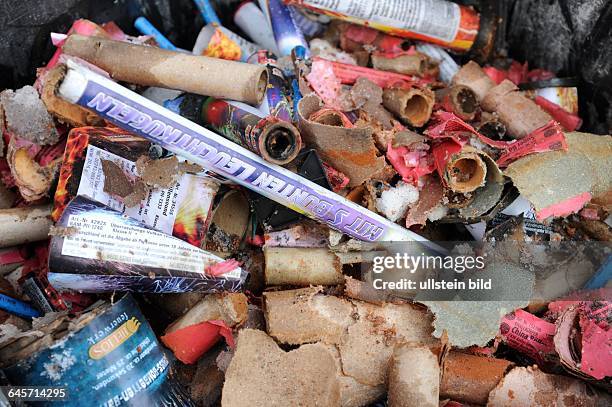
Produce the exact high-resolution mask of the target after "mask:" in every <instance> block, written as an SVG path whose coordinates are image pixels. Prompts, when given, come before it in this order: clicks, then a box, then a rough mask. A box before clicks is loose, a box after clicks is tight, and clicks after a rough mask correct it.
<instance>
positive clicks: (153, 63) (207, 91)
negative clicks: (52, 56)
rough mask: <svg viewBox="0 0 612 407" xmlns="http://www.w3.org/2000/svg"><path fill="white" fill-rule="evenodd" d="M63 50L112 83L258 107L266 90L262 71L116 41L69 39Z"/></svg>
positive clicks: (91, 38)
mask: <svg viewBox="0 0 612 407" xmlns="http://www.w3.org/2000/svg"><path fill="white" fill-rule="evenodd" d="M62 49H63V51H64V52H65V53H66V54H69V55H73V56H76V57H79V58H82V59H84V60H86V61H87V62H89V63H92V64H94V65H96V66H97V67H99V68H101V69H103V70H104V71H106V72H108V73H109V74H110V76H111V77H113V78H114V79H117V80H121V81H125V82H130V83H135V84H138V85H145V86H157V87H161V88H170V89H179V90H183V91H185V92H191V93H197V94H200V95H206V96H214V97H219V98H227V99H233V100H239V101H244V102H248V103H254V104H259V103H261V101H262V100H263V97H264V93H265V90H266V86H267V84H268V76H267V72H266V69H265V67H262V66H257V65H252V64H245V63H241V62H234V61H225V60H222V59H218V58H209V57H205V56H194V55H187V54H184V53H181V52H174V51H167V50H163V49H160V48H155V47H147V46H143V45H136V44H129V43H125V42H121V41H113V40H107V39H103V38H96V37H85V36H81V35H78V34H73V35H70V36H69V37H68V39H67V40H66V42H65V44H64V46H63V48H62Z"/></svg>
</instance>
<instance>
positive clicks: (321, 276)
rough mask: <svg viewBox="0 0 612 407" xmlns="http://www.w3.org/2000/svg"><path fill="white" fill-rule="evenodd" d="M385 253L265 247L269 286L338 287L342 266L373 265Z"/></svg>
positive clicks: (341, 278)
mask: <svg viewBox="0 0 612 407" xmlns="http://www.w3.org/2000/svg"><path fill="white" fill-rule="evenodd" d="M384 254H385V253H384V252H382V251H359V252H347V253H332V252H330V251H329V250H328V249H327V248H304V247H299V248H298V247H265V248H264V256H265V264H266V266H265V275H266V284H268V285H297V286H308V285H336V284H341V283H343V282H344V276H343V275H342V265H343V264H351V263H363V262H371V261H372V259H373V258H374V257H375V256H379V255H384Z"/></svg>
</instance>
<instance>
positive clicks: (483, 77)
mask: <svg viewBox="0 0 612 407" xmlns="http://www.w3.org/2000/svg"><path fill="white" fill-rule="evenodd" d="M452 84H453V85H463V86H467V87H468V88H470V89H472V91H474V93H475V94H476V96H477V97H478V100H482V99H484V97H485V96H486V95H487V92H488V91H489V90H490V89H491V88H493V87H494V86H495V82H493V80H492V79H491V78H489V76H488V75H487V74H486V73H485V71H483V70H482V68H481V67H480V65H478V64H477V63H476V62H474V61H470V62H468V63H467V64H465V65H463V66H462V67H461V69H459V71H457V73H456V74H455V76H454V77H453V79H452Z"/></svg>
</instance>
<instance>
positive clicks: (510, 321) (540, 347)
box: [500, 309, 555, 364]
mask: <svg viewBox="0 0 612 407" xmlns="http://www.w3.org/2000/svg"><path fill="white" fill-rule="evenodd" d="M500 333H501V336H502V338H503V339H504V341H506V343H507V344H508V346H510V347H511V348H514V349H516V350H518V351H520V352H523V353H524V354H525V355H527V356H529V357H531V358H532V359H534V360H535V361H536V362H537V363H539V364H542V363H544V362H545V361H549V360H551V358H554V354H555V345H554V343H553V337H554V335H555V324H551V323H550V322H547V321H544V320H543V319H540V318H538V317H536V316H535V315H532V314H530V313H528V312H526V311H523V310H521V309H518V310H516V311H514V312H512V313H510V314H508V315H506V316H505V317H504V318H503V319H502V323H501V326H500Z"/></svg>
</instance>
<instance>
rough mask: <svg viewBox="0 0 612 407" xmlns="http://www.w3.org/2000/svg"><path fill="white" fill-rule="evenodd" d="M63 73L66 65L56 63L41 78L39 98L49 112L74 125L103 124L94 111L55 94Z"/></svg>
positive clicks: (64, 73)
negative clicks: (41, 87) (41, 86)
mask: <svg viewBox="0 0 612 407" xmlns="http://www.w3.org/2000/svg"><path fill="white" fill-rule="evenodd" d="M65 75H66V65H56V66H55V67H54V68H53V69H51V70H50V71H49V72H47V73H46V74H45V76H44V78H43V90H42V93H41V95H40V98H41V100H42V101H43V103H44V104H45V107H46V108H47V110H48V111H49V113H51V114H52V115H53V116H55V117H57V118H58V119H59V120H60V121H61V122H64V123H68V124H69V125H71V126H75V127H83V126H103V125H104V120H102V119H100V117H99V116H98V115H96V114H95V113H92V112H90V111H89V110H87V109H84V108H82V107H81V106H78V105H75V104H73V103H70V102H67V101H65V100H64V99H62V98H60V97H57V96H56V95H55V93H56V91H57V87H58V86H59V85H60V83H61V82H62V80H63V79H64V76H65Z"/></svg>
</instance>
